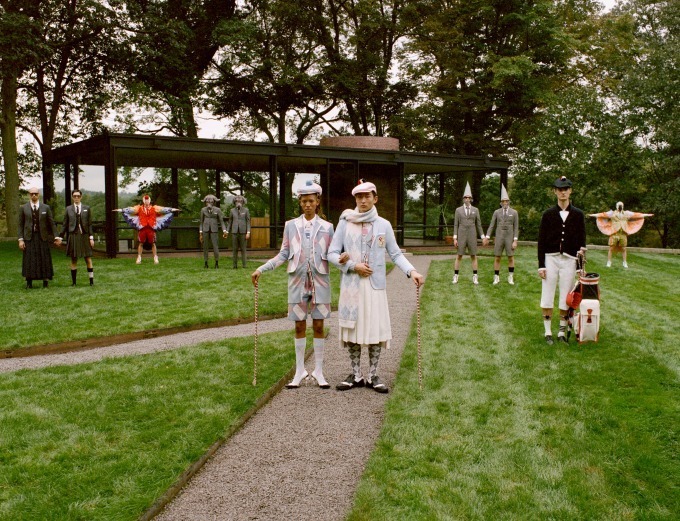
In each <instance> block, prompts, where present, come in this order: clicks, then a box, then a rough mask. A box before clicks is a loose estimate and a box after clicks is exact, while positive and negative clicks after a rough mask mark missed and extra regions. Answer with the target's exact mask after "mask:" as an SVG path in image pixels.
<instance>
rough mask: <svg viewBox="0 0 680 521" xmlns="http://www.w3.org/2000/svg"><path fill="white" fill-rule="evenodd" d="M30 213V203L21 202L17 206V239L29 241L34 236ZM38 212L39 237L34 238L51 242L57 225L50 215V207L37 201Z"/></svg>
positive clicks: (55, 234)
mask: <svg viewBox="0 0 680 521" xmlns="http://www.w3.org/2000/svg"><path fill="white" fill-rule="evenodd" d="M32 213H33V210H32V209H31V203H26V204H23V205H21V207H20V208H19V223H18V226H17V236H18V238H19V239H23V240H25V241H30V240H32V239H33V238H34V237H33V226H32V225H33V216H32ZM38 213H39V214H40V220H39V230H40V237H36V238H37V239H42V240H43V241H50V242H52V241H53V240H54V238H55V237H56V236H57V225H56V224H55V222H54V217H53V216H52V209H51V208H50V207H49V206H48V205H46V204H44V203H39V206H38Z"/></svg>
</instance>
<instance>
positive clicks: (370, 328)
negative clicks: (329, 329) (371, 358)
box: [340, 277, 392, 347]
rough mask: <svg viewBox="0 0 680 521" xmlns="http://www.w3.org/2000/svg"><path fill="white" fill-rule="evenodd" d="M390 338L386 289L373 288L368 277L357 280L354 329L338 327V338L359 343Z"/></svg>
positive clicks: (378, 342)
mask: <svg viewBox="0 0 680 521" xmlns="http://www.w3.org/2000/svg"><path fill="white" fill-rule="evenodd" d="M391 339H392V326H391V325H390V310H389V307H388V305H387V291H385V290H384V289H373V288H372V287H371V281H370V280H369V278H368V277H362V278H361V280H359V316H358V317H357V322H356V325H355V327H354V329H349V328H345V327H341V328H340V340H341V341H343V342H352V343H354V344H361V345H374V344H381V343H385V344H387V345H388V347H389V341H390V340H391Z"/></svg>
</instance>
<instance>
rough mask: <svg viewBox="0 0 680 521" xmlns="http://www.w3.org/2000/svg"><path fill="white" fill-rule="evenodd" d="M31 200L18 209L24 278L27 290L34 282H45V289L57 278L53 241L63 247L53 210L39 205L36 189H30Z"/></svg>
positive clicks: (38, 194) (44, 205) (18, 233)
mask: <svg viewBox="0 0 680 521" xmlns="http://www.w3.org/2000/svg"><path fill="white" fill-rule="evenodd" d="M28 195H29V197H30V201H29V202H27V203H26V204H24V205H22V206H21V207H20V208H19V219H18V221H19V222H18V227H17V228H18V232H17V235H18V237H19V249H20V250H21V251H22V252H24V255H23V264H22V268H21V275H22V276H23V277H24V278H25V279H26V288H27V289H28V288H32V287H33V281H34V280H42V281H43V288H46V287H47V286H48V284H49V281H50V280H52V278H53V277H54V268H53V266H52V252H51V251H50V242H54V243H55V244H56V245H60V244H61V239H60V238H59V237H58V236H57V226H56V224H55V223H54V217H53V216H52V209H51V208H50V207H49V206H48V205H46V204H44V203H41V202H40V192H39V191H38V189H37V188H36V187H34V186H33V187H31V188H29V189H28Z"/></svg>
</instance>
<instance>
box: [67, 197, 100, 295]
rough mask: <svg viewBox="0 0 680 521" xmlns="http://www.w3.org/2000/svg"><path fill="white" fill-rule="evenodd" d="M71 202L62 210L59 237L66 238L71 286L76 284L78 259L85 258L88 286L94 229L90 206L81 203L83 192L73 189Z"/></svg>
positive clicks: (91, 276) (92, 271) (91, 267)
mask: <svg viewBox="0 0 680 521" xmlns="http://www.w3.org/2000/svg"><path fill="white" fill-rule="evenodd" d="M71 197H72V198H73V204H71V205H69V206H67V207H66V210H65V211H64V223H63V224H62V226H61V233H60V234H59V237H62V238H68V240H67V242H66V255H67V256H68V257H71V286H75V285H76V277H77V274H78V259H79V258H85V264H86V265H87V275H88V277H89V279H90V286H93V285H94V267H93V266H92V248H94V229H93V227H92V212H90V207H89V206H87V205H85V204H82V203H81V201H82V197H83V193H82V192H81V191H80V190H78V189H75V190H73V192H71Z"/></svg>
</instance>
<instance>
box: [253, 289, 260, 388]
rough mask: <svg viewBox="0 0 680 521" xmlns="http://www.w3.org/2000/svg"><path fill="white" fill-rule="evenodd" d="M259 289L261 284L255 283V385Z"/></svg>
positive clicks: (255, 376) (254, 377)
mask: <svg viewBox="0 0 680 521" xmlns="http://www.w3.org/2000/svg"><path fill="white" fill-rule="evenodd" d="M259 289H260V284H259V283H256V284H255V346H254V353H253V385H257V312H258V305H259V304H258V300H259V295H258V293H259Z"/></svg>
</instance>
